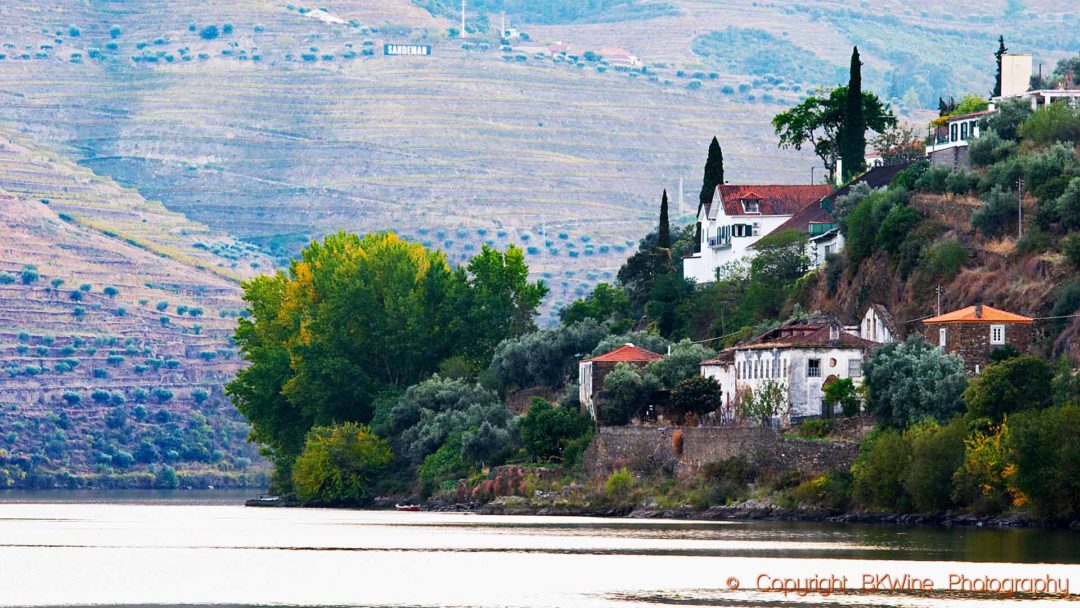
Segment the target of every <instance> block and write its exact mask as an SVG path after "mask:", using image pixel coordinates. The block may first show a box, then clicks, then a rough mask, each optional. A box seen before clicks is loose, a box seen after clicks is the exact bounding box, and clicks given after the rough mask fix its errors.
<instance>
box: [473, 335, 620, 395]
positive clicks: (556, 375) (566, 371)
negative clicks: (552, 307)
mask: <svg viewBox="0 0 1080 608" xmlns="http://www.w3.org/2000/svg"><path fill="white" fill-rule="evenodd" d="M606 334H607V332H606V330H605V329H604V326H603V325H601V324H600V323H599V322H597V321H596V320H595V319H583V320H582V321H579V322H576V323H571V324H568V325H564V326H562V327H558V328H555V329H542V330H540V331H536V332H532V333H530V334H527V335H524V336H520V337H517V338H509V339H506V340H503V341H502V342H500V343H499V345H498V346H497V347H495V354H494V356H493V357H492V359H491V366H490V367H489V373H490V375H491V377H492V379H493V380H494V382H495V385H496V386H497V387H498V388H499V389H500V390H508V389H511V388H528V387H534V386H547V387H551V388H559V387H561V386H563V385H565V384H566V382H567V380H568V379H569V378H572V377H576V376H577V365H578V358H579V357H578V355H580V354H581V353H587V352H592V351H593V350H594V349H596V347H597V344H598V343H600V341H601V340H603V339H604V336H605V335H606ZM609 350H610V349H609Z"/></svg>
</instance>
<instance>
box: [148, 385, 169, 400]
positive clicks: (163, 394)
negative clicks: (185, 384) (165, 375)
mask: <svg viewBox="0 0 1080 608" xmlns="http://www.w3.org/2000/svg"><path fill="white" fill-rule="evenodd" d="M152 394H153V396H154V399H156V400H157V402H158V403H167V402H169V401H171V400H172V398H173V392H172V391H171V390H169V389H167V388H164V387H161V386H159V387H157V388H155V389H154V390H153V392H152Z"/></svg>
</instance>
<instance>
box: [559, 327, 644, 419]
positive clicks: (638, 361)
mask: <svg viewBox="0 0 1080 608" xmlns="http://www.w3.org/2000/svg"><path fill="white" fill-rule="evenodd" d="M663 358H664V357H663V355H659V354H657V353H654V352H652V351H651V350H646V349H644V348H641V347H640V346H634V345H633V344H623V345H622V346H620V347H619V348H616V349H615V350H612V351H609V352H606V353H604V354H602V355H597V356H595V357H592V358H589V359H583V360H582V361H581V362H580V363H578V398H579V399H580V401H581V405H582V406H584V407H586V408H588V410H589V415H590V416H592V418H593V420H597V411H596V404H597V401H598V399H599V398H601V395H600V393H601V392H602V391H603V390H604V378H606V377H607V375H608V374H609V373H611V370H613V369H615V366H616V365H618V364H620V363H629V364H630V365H633V366H635V367H645V366H646V365H648V364H650V363H652V362H653V361H658V360H660V359H663Z"/></svg>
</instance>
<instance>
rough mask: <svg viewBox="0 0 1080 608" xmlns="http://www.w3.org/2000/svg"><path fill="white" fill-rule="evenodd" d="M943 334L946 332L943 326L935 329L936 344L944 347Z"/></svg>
mask: <svg viewBox="0 0 1080 608" xmlns="http://www.w3.org/2000/svg"><path fill="white" fill-rule="evenodd" d="M945 334H946V331H945V328H944V327H942V328H941V329H939V330H937V344H938V346H940V347H941V348H945Z"/></svg>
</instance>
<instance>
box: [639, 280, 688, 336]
mask: <svg viewBox="0 0 1080 608" xmlns="http://www.w3.org/2000/svg"><path fill="white" fill-rule="evenodd" d="M693 292H694V282H693V281H692V280H690V279H686V278H684V277H683V276H682V274H680V273H676V272H666V273H663V274H660V275H658V276H657V277H655V279H654V280H653V283H652V291H651V293H650V294H649V301H648V302H647V303H646V304H645V313H646V314H647V315H648V316H649V318H650V319H651V320H652V325H653V327H655V328H656V331H657V332H658V333H659V334H660V335H662V336H667V337H670V336H671V335H672V334H673V333H674V332H675V329H676V328H677V327H678V324H679V314H678V313H679V310H678V307H679V304H680V303H682V302H683V301H684V300H686V299H687V298H688V297H689V296H690V295H691V294H692V293H693Z"/></svg>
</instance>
